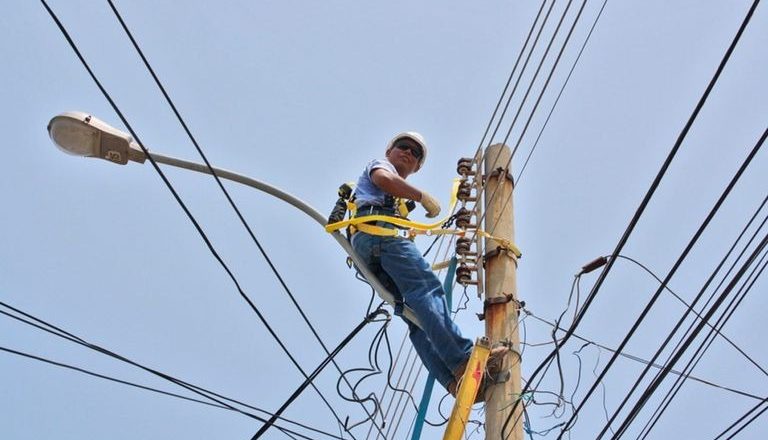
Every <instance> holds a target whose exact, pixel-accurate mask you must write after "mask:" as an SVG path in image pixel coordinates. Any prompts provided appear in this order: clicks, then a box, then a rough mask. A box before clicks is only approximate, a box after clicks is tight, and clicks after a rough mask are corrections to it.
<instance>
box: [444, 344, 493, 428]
mask: <svg viewBox="0 0 768 440" xmlns="http://www.w3.org/2000/svg"><path fill="white" fill-rule="evenodd" d="M490 354H491V343H490V341H489V340H488V338H486V337H482V338H478V339H477V342H476V343H475V348H473V349H472V354H471V355H470V356H469V361H468V362H467V369H466V370H464V377H463V379H462V380H461V383H459V389H458V391H456V401H455V402H454V404H453V411H451V417H450V418H449V419H448V426H446V428H445V434H443V440H460V439H461V437H462V436H463V435H464V431H465V430H466V428H467V422H468V421H469V413H470V411H472V405H473V404H474V403H475V398H476V397H477V393H478V392H479V391H480V385H481V384H482V382H483V375H484V374H485V365H486V364H487V363H488V357H489V356H490Z"/></svg>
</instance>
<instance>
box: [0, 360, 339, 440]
mask: <svg viewBox="0 0 768 440" xmlns="http://www.w3.org/2000/svg"><path fill="white" fill-rule="evenodd" d="M0 351H4V352H6V353H9V354H13V355H16V356H20V357H24V358H27V359H32V360H35V361H38V362H42V363H45V364H49V365H53V366H56V367H60V368H64V369H68V370H72V371H77V372H78V373H82V374H85V375H88V376H91V377H96V378H99V379H104V380H107V381H110V382H115V383H119V384H121V385H127V386H130V387H134V388H137V389H140V390H144V391H149V392H152V393H157V394H162V395H164V396H168V397H174V398H177V399H181V400H186V401H188V402H194V403H199V404H202V405H206V406H209V407H213V408H219V409H224V410H227V411H234V410H233V409H232V408H230V407H228V406H225V405H220V404H217V403H211V402H206V401H204V400H200V399H195V398H192V397H188V396H183V395H181V394H176V393H172V392H169V391H164V390H161V389H158V388H153V387H149V386H146V385H141V384H137V383H135V382H130V381H127V380H122V379H117V378H115V377H111V376H108V375H105V374H100V373H96V372H94V371H90V370H86V369H84V368H81V367H76V366H74V365H69V364H65V363H63V362H57V361H54V360H51V359H48V358H44V357H42V356H36V355H33V354H29V353H25V352H22V351H18V350H13V349H11V348H7V347H2V346H0ZM243 405H244V404H243ZM244 406H246V405H244ZM247 406H248V407H250V408H251V409H254V410H256V411H258V412H260V413H262V414H265V415H267V416H271V415H272V413H270V412H268V411H265V410H263V409H260V408H257V407H252V406H250V405H247ZM234 412H238V411H234ZM263 420H266V419H263ZM280 420H282V421H284V422H287V423H290V424H292V425H296V426H298V427H301V428H304V429H306V430H308V431H312V432H315V433H317V434H322V435H325V436H328V437H330V438H334V439H338V440H343V439H342V437H339V436H336V435H334V434H330V433H327V432H324V431H321V430H319V429H315V428H312V427H311V426H307V425H305V424H302V423H299V422H296V421H293V420H291V419H287V418H285V417H280ZM275 427H277V428H278V429H280V428H281V427H279V426H277V425H276V426H275ZM284 429H287V428H284ZM289 432H293V431H290V430H289ZM294 433H295V432H294ZM295 434H298V433H295ZM299 435H300V434H299Z"/></svg>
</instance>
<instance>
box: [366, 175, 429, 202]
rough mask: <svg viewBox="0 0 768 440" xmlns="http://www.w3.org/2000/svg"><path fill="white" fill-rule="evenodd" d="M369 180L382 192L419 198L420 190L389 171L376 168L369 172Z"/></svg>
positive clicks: (413, 198) (395, 195) (406, 197)
mask: <svg viewBox="0 0 768 440" xmlns="http://www.w3.org/2000/svg"><path fill="white" fill-rule="evenodd" d="M371 180H373V183H374V184H376V186H378V187H379V188H381V189H382V190H383V191H384V192H386V193H387V194H389V195H392V196H394V197H401V198H405V199H411V200H415V201H417V202H418V201H420V200H421V191H420V190H419V189H418V188H416V187H415V186H413V185H411V184H410V183H408V182H406V181H405V179H403V178H402V177H400V176H398V175H397V174H395V173H392V172H391V171H387V170H385V169H383V168H376V169H375V170H373V171H372V172H371Z"/></svg>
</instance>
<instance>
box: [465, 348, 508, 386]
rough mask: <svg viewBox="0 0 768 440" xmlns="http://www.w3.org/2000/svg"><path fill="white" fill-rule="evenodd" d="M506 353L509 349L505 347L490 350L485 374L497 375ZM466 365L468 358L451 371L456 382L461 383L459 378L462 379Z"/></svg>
mask: <svg viewBox="0 0 768 440" xmlns="http://www.w3.org/2000/svg"><path fill="white" fill-rule="evenodd" d="M507 353H509V347H507V346H505V345H501V346H498V347H494V348H492V349H491V354H490V355H489V356H488V362H487V363H486V364H485V374H486V375H488V376H491V377H494V376H496V375H497V374H499V372H500V371H501V366H502V364H503V363H504V356H506V354H507ZM467 363H469V358H467V360H465V361H464V362H462V363H461V364H459V366H458V367H456V369H455V370H453V378H454V379H456V382H459V381H461V378H462V377H464V370H466V369H467Z"/></svg>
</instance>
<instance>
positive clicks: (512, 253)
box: [483, 246, 517, 267]
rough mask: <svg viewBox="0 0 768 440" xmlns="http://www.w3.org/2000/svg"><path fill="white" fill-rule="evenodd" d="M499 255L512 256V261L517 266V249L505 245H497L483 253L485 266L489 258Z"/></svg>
mask: <svg viewBox="0 0 768 440" xmlns="http://www.w3.org/2000/svg"><path fill="white" fill-rule="evenodd" d="M499 255H506V256H507V257H509V258H511V259H512V261H514V262H515V267H517V255H515V251H513V250H512V249H509V248H507V247H504V246H496V249H493V250H491V251H488V252H486V253H485V255H483V267H485V264H486V263H487V262H488V260H490V259H491V258H494V257H497V256H499Z"/></svg>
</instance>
